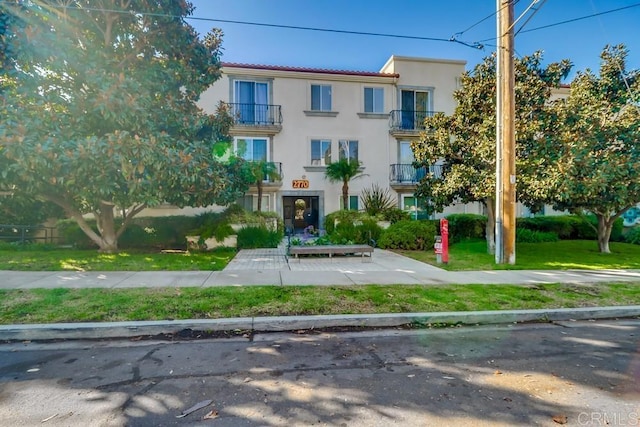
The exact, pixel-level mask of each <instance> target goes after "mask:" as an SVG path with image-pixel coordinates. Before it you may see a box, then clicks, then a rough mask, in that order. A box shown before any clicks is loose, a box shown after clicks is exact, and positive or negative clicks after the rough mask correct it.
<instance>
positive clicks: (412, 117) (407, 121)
mask: <svg viewBox="0 0 640 427" xmlns="http://www.w3.org/2000/svg"><path fill="white" fill-rule="evenodd" d="M436 113H437V111H413V110H393V111H391V114H390V115H389V128H390V129H391V130H395V131H402V130H405V131H420V130H424V129H425V128H424V119H425V118H427V117H433V115H434V114H436Z"/></svg>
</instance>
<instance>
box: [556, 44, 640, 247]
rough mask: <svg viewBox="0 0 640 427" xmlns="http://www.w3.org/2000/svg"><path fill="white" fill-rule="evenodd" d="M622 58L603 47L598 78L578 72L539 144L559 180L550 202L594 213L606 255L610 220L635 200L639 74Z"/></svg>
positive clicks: (639, 186)
mask: <svg viewBox="0 0 640 427" xmlns="http://www.w3.org/2000/svg"><path fill="white" fill-rule="evenodd" d="M627 55H628V51H627V49H626V48H625V46H623V45H618V46H607V47H605V49H604V50H603V52H602V54H601V55H600V57H601V60H602V61H601V66H600V73H599V75H596V74H594V73H593V72H592V71H591V70H586V71H584V72H579V73H577V75H576V77H575V79H574V80H573V81H572V82H571V93H570V95H569V97H568V98H566V99H565V100H560V101H558V102H556V103H555V105H554V110H553V112H554V114H555V116H554V120H553V121H552V123H551V126H550V132H548V133H547V134H546V139H545V141H544V142H545V144H544V147H545V150H546V151H547V152H550V153H553V158H554V159H556V161H555V165H554V166H555V167H554V168H553V169H554V173H555V174H556V175H557V176H558V177H559V179H558V180H556V181H555V183H554V185H553V186H552V190H553V191H552V192H551V194H552V195H553V196H554V197H552V199H551V201H553V202H555V206H556V208H558V209H568V210H570V211H573V212H577V213H581V212H583V211H590V212H592V213H594V214H595V215H596V217H597V218H598V245H599V249H600V251H601V252H609V237H610V235H611V227H612V226H613V222H614V221H615V220H616V219H617V218H618V217H620V215H622V214H623V213H624V212H625V211H626V210H628V209H629V208H631V207H632V206H634V205H636V204H637V203H638V202H640V71H639V70H632V71H628V70H627V69H626V58H627Z"/></svg>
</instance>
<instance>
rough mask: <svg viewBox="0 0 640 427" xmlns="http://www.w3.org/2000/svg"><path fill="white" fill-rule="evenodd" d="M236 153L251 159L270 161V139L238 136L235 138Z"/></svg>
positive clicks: (234, 147)
mask: <svg viewBox="0 0 640 427" xmlns="http://www.w3.org/2000/svg"><path fill="white" fill-rule="evenodd" d="M233 149H234V151H235V153H236V155H238V156H240V157H242V158H243V159H245V160H250V161H265V162H268V161H269V140H268V139H267V138H253V137H236V138H234V140H233Z"/></svg>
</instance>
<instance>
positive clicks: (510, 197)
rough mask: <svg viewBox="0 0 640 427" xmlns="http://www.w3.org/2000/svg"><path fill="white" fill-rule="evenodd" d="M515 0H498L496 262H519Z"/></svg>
mask: <svg viewBox="0 0 640 427" xmlns="http://www.w3.org/2000/svg"><path fill="white" fill-rule="evenodd" d="M513 3H514V2H513V0H497V7H498V12H497V17H498V23H497V31H498V50H497V58H496V61H497V62H496V67H497V68H496V93H497V103H496V121H497V122H496V137H497V141H496V263H498V264H515V263H516V137H515V133H516V131H515V110H516V108H515V73H514V67H513V53H514V47H513V44H514V40H513V13H514V11H513Z"/></svg>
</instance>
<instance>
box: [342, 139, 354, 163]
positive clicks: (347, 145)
mask: <svg viewBox="0 0 640 427" xmlns="http://www.w3.org/2000/svg"><path fill="white" fill-rule="evenodd" d="M338 154H339V158H340V159H351V160H355V161H358V141H355V140H347V139H341V140H340V141H338Z"/></svg>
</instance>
